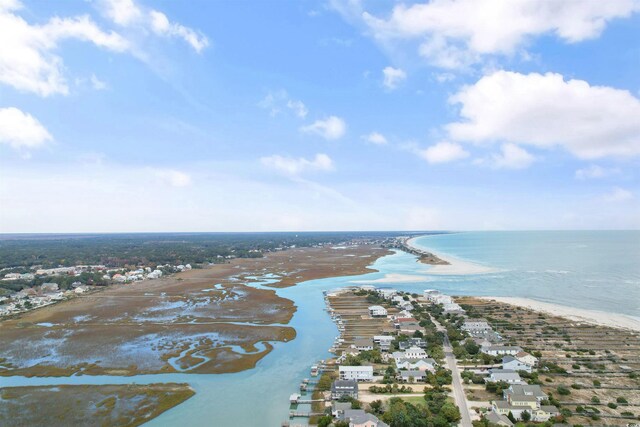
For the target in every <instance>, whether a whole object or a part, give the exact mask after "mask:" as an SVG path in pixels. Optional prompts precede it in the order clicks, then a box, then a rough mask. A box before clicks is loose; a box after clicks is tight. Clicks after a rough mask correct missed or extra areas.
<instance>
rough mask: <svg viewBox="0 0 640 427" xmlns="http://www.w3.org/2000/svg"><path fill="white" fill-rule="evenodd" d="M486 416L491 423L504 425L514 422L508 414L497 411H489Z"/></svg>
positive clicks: (508, 426) (510, 426)
mask: <svg viewBox="0 0 640 427" xmlns="http://www.w3.org/2000/svg"><path fill="white" fill-rule="evenodd" d="M484 417H485V418H486V419H487V421H489V423H490V424H495V425H498V426H503V427H512V426H513V423H512V422H511V420H510V419H509V418H508V417H507V416H506V415H502V414H499V413H497V412H495V411H489V412H487V414H486V415H485V416H484Z"/></svg>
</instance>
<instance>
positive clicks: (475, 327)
mask: <svg viewBox="0 0 640 427" xmlns="http://www.w3.org/2000/svg"><path fill="white" fill-rule="evenodd" d="M461 329H462V330H463V331H467V332H469V333H470V334H476V333H482V332H484V331H490V330H491V326H489V324H488V323H487V321H486V320H484V319H468V320H465V322H464V323H463V324H462V328H461Z"/></svg>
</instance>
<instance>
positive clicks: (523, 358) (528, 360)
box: [515, 351, 538, 366]
mask: <svg viewBox="0 0 640 427" xmlns="http://www.w3.org/2000/svg"><path fill="white" fill-rule="evenodd" d="M515 358H516V359H518V360H519V361H520V362H522V363H524V364H526V365H529V366H538V358H537V357H535V356H532V355H530V354H529V353H527V352H526V351H520V352H518V353H516V355H515Z"/></svg>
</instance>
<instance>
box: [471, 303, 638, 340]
mask: <svg viewBox="0 0 640 427" xmlns="http://www.w3.org/2000/svg"><path fill="white" fill-rule="evenodd" d="M478 298H481V299H485V300H494V301H498V302H502V303H505V304H511V305H516V306H519V307H525V308H529V309H531V310H535V311H540V312H544V313H549V314H552V315H556V316H561V317H565V318H567V319H571V320H575V321H578V322H586V323H591V324H595V325H602V326H609V327H612V328H624V329H632V330H634V331H639V332H640V318H637V317H633V316H627V315H625V314H617V313H607V312H604V311H598V310H587V309H582V308H574V307H567V306H564V305H559V304H553V303H548V302H541V301H536V300H533V299H529V298H519V297H478Z"/></svg>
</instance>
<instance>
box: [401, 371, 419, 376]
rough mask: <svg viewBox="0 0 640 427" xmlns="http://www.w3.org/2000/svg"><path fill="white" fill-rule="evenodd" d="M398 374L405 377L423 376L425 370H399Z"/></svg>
mask: <svg viewBox="0 0 640 427" xmlns="http://www.w3.org/2000/svg"><path fill="white" fill-rule="evenodd" d="M400 376H402V377H405V378H409V377H414V378H422V377H424V376H425V372H424V371H400Z"/></svg>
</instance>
